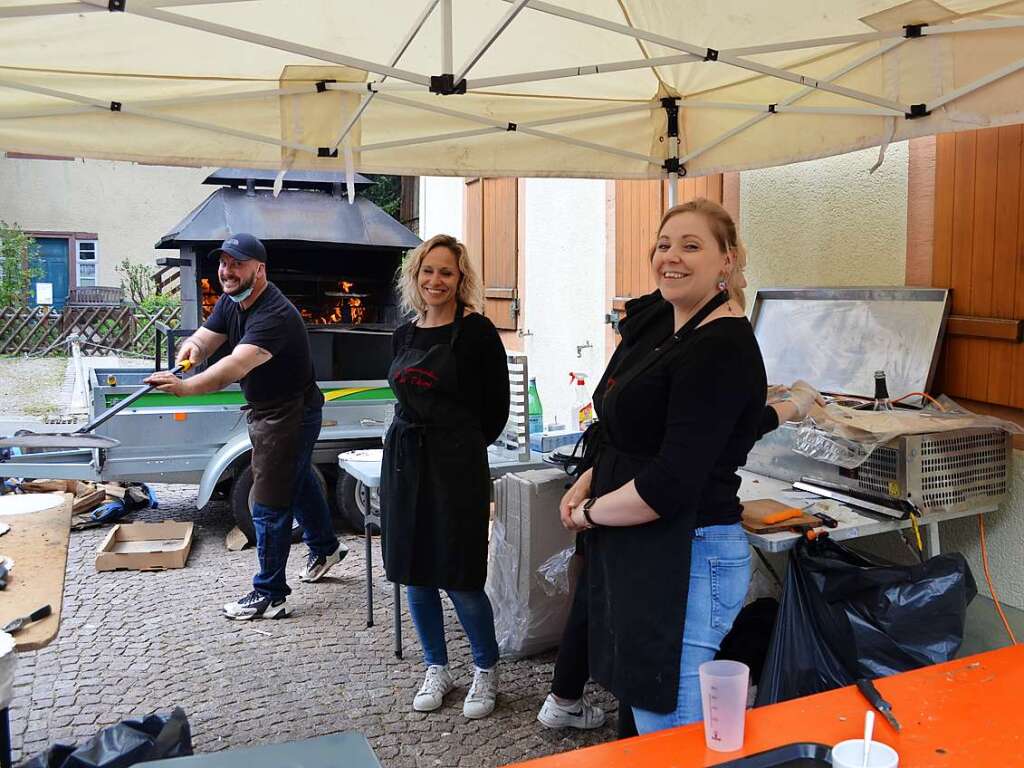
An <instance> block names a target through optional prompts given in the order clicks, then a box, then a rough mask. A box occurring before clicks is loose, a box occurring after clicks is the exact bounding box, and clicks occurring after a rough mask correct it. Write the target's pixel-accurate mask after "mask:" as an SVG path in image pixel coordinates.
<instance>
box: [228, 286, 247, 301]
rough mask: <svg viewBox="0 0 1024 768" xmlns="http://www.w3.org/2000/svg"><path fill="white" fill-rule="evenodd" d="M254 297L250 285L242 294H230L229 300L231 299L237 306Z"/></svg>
mask: <svg viewBox="0 0 1024 768" xmlns="http://www.w3.org/2000/svg"><path fill="white" fill-rule="evenodd" d="M250 296H252V286H251V285H250V286H249V287H248V288H246V289H245V290H244V291H242V292H241V293H229V294H228V298H229V299H231V300H232V301H233V302H235V304H241V303H242V302H243V301H245V300H246V299H248V298H249V297H250Z"/></svg>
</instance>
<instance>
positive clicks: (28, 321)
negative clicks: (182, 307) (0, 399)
mask: <svg viewBox="0 0 1024 768" xmlns="http://www.w3.org/2000/svg"><path fill="white" fill-rule="evenodd" d="M157 323H163V324H165V325H167V326H170V327H172V328H173V327H176V326H177V325H178V308H177V307H161V308H160V309H157V310H154V311H153V312H143V311H141V310H139V309H138V308H136V307H134V306H131V305H118V306H110V305H108V306H92V307H88V306H84V307H83V306H78V307H66V308H65V309H64V310H63V311H57V310H53V309H50V308H49V307H33V308H28V309H0V355H23V354H28V355H61V354H67V351H68V340H69V339H70V338H71V337H72V336H78V338H79V342H80V344H81V349H82V352H83V354H86V355H104V354H118V353H120V354H133V355H150V354H152V352H153V349H154V347H155V344H156V335H157Z"/></svg>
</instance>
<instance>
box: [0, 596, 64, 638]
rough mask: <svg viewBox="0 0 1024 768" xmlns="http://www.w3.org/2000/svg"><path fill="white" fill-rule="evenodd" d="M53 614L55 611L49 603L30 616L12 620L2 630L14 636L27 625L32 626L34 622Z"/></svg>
mask: <svg viewBox="0 0 1024 768" xmlns="http://www.w3.org/2000/svg"><path fill="white" fill-rule="evenodd" d="M51 613H53V609H52V608H51V607H50V604H49V603H47V604H46V605H44V606H43V607H42V608H36V609H35V610H34V611H32V613H30V614H29V615H28V616H19V617H18V618H16V619H11V620H10V621H8V622H7V623H6V624H4V626H3V628H2V629H3V631H4V632H6V633H7V634H9V635H13V634H14V633H15V632H19V631H21V630H22V629H24V627H25V625H26V624H31V623H32V622H33V621H39V620H40V619H45V618H46V617H47V616H49V615H50V614H51Z"/></svg>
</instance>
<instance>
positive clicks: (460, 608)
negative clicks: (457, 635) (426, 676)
mask: <svg viewBox="0 0 1024 768" xmlns="http://www.w3.org/2000/svg"><path fill="white" fill-rule="evenodd" d="M405 590H406V595H407V596H408V599H409V613H410V614H412V623H413V625H414V626H415V627H416V634H417V635H419V636H420V645H422V646H423V660H424V661H425V662H426V663H427V666H431V665H434V664H440V665H442V666H443V665H445V664H447V663H448V646H447V644H446V643H445V641H444V613H443V612H442V610H441V593H440V591H439V590H438V589H437V587H413V586H408V587H406V588H405ZM445 591H446V592H447V593H448V597H450V598H451V601H452V603H453V604H454V605H455V613H456V615H458V617H459V621H460V622H461V623H462V628H463V629H465V630H466V636H467V637H468V638H469V647H470V649H471V650H472V652H473V663H474V664H476V665H477V666H478V667H479V668H480V669H490V668H491V667H493V666H494V665H495V664H497V663H498V641H497V640H496V639H495V637H494V611H493V610H492V609H491V601H490V600H489V599H488V598H487V593H486V592H484V591H483V590H482V589H481V590H477V591H474V592H463V591H460V590H457V589H447V590H445Z"/></svg>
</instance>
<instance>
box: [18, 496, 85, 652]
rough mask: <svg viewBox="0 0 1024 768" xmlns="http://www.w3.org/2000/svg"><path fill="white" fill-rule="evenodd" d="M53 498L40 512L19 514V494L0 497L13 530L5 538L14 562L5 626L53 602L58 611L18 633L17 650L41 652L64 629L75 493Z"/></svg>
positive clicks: (54, 609)
mask: <svg viewBox="0 0 1024 768" xmlns="http://www.w3.org/2000/svg"><path fill="white" fill-rule="evenodd" d="M46 495H49V496H51V497H52V499H53V503H52V504H50V505H49V506H47V507H46V508H44V509H42V510H40V511H38V512H27V513H24V514H4V509H5V507H6V508H7V510H8V511H13V507H14V505H15V504H17V503H18V502H17V499H18V498H19V497H18V496H2V497H0V520H2V521H3V522H5V523H7V524H8V525H10V526H11V530H10V532H8V533H7V534H5V535H4V537H3V539H2V540H0V545H2V549H3V553H4V554H5V555H7V557H9V558H11V559H12V560H13V561H14V570H13V571H12V572H11V574H10V575H9V576H8V581H7V589H6V590H4V593H3V600H0V626H3V625H4V624H6V623H7V622H8V621H11V620H12V619H16V618H18V617H19V616H26V615H28V614H30V613H32V611H34V610H36V609H37V608H41V607H42V606H44V605H47V604H49V605H50V606H51V608H52V609H53V613H52V614H51V615H50V616H48V617H47V618H45V619H43V620H42V621H37V622H34V623H32V624H28V625H26V626H25V628H24V629H22V630H21V631H20V632H18V633H17V634H15V635H14V642H15V645H14V647H15V650H17V651H35V650H38V649H40V648H44V647H45V646H47V645H49V644H50V642H51V641H52V640H53V639H54V638H55V637H56V636H57V631H58V629H59V628H60V611H61V602H62V599H63V596H64V572H65V570H66V569H67V560H68V538H69V534H70V531H71V504H72V496H71V494H69V493H68V494H64V495H63V496H58V495H55V494H46Z"/></svg>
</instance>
